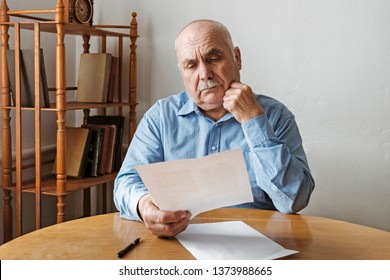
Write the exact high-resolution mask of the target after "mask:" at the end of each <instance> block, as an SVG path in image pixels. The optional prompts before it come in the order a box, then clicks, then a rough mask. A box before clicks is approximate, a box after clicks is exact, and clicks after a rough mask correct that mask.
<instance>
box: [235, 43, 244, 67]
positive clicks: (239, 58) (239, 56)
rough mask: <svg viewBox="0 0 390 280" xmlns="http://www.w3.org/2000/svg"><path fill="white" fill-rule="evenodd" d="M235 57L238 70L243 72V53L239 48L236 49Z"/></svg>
mask: <svg viewBox="0 0 390 280" xmlns="http://www.w3.org/2000/svg"><path fill="white" fill-rule="evenodd" d="M234 57H235V58H236V63H237V66H238V70H241V68H242V61H241V51H240V48H239V47H235V48H234Z"/></svg>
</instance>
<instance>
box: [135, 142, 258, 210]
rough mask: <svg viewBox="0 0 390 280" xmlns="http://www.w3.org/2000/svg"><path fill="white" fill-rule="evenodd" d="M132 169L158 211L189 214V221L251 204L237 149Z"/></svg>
mask: <svg viewBox="0 0 390 280" xmlns="http://www.w3.org/2000/svg"><path fill="white" fill-rule="evenodd" d="M136 168H137V171H138V173H139V175H140V176H141V179H142V181H143V182H144V184H145V186H146V187H147V189H148V191H149V193H150V194H151V196H152V197H153V199H154V201H155V202H156V204H157V205H158V207H159V208H160V209H161V210H168V211H172V210H190V211H191V213H192V218H193V217H195V216H196V215H197V214H199V213H202V212H205V211H208V210H212V209H216V208H220V207H225V206H230V205H236V204H241V203H245V202H252V201H253V197H252V191H251V187H250V183H249V177H248V173H247V170H246V164H245V160H244V156H243V153H242V151H241V150H240V149H236V150H230V151H225V152H221V153H218V154H215V155H209V156H205V157H202V158H197V159H185V160H175V161H167V162H159V163H153V164H148V165H139V166H137V167H136Z"/></svg>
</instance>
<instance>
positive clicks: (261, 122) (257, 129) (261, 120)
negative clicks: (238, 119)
mask: <svg viewBox="0 0 390 280" xmlns="http://www.w3.org/2000/svg"><path fill="white" fill-rule="evenodd" d="M241 127H242V129H243V131H244V135H245V137H246V139H247V141H248V145H249V146H250V147H251V148H257V147H268V146H270V145H271V143H272V141H271V139H272V138H275V132H274V130H273V128H272V127H271V124H270V122H269V120H268V118H267V116H266V115H260V116H257V117H255V118H253V119H250V120H249V121H246V122H244V123H243V124H241Z"/></svg>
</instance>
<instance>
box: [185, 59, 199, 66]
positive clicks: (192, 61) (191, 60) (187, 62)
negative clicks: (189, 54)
mask: <svg viewBox="0 0 390 280" xmlns="http://www.w3.org/2000/svg"><path fill="white" fill-rule="evenodd" d="M195 62H196V60H195V59H192V58H186V59H184V60H183V64H182V65H188V64H193V63H195Z"/></svg>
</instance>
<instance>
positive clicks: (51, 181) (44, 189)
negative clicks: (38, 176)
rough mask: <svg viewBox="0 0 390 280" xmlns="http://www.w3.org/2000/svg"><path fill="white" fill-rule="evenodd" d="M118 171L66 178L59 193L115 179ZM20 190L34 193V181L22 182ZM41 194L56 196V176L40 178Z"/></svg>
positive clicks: (68, 192)
mask: <svg viewBox="0 0 390 280" xmlns="http://www.w3.org/2000/svg"><path fill="white" fill-rule="evenodd" d="M117 175H118V172H117V171H115V172H113V173H111V174H104V175H101V176H98V177H85V178H70V177H68V178H67V179H66V191H65V192H64V193H62V194H61V195H67V194H70V193H73V192H77V191H80V190H83V189H87V188H90V187H93V186H97V185H100V184H104V183H108V182H111V181H113V180H115V178H116V176H117ZM3 188H4V189H6V190H11V191H16V186H15V185H13V186H11V187H3ZM22 192H26V193H35V192H36V189H35V181H28V182H23V183H22ZM41 194H43V195H51V196H57V195H58V194H57V192H56V178H55V176H54V175H51V176H48V177H45V178H42V182H41Z"/></svg>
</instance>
